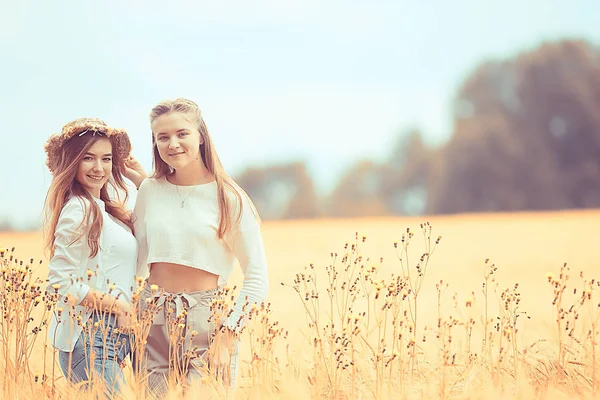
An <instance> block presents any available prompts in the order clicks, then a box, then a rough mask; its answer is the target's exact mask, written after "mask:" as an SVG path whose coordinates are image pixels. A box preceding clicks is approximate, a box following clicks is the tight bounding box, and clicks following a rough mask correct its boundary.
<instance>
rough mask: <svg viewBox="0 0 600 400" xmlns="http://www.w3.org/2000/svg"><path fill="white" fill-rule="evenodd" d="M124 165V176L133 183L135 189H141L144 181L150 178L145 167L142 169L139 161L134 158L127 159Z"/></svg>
mask: <svg viewBox="0 0 600 400" xmlns="http://www.w3.org/2000/svg"><path fill="white" fill-rule="evenodd" d="M124 165H125V170H124V171H123V175H124V176H125V178H127V179H129V180H130V181H131V182H133V184H134V185H135V187H136V188H138V189H139V187H140V185H141V184H142V182H143V181H144V179H146V178H147V177H148V174H146V171H145V170H144V167H142V164H140V162H139V161H138V160H136V159H135V158H133V156H130V157H129V158H127V159H126V160H125V163H124Z"/></svg>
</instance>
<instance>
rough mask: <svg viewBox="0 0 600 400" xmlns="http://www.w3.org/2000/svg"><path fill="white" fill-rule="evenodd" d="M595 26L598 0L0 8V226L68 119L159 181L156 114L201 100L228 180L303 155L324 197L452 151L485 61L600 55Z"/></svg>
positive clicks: (39, 197)
mask: <svg viewBox="0 0 600 400" xmlns="http://www.w3.org/2000/svg"><path fill="white" fill-rule="evenodd" d="M542 7H544V8H542ZM599 16H600V3H599V2H597V1H592V0H579V1H577V0H576V1H556V0H555V1H552V0H546V1H542V0H527V1H525V0H523V1H522V2H521V1H517V0H505V1H476V0H454V1H439V0H438V1H425V0H423V1H419V2H417V1H402V0H396V1H377V0H370V1H360V2H359V1H327V0H305V1H303V0H281V1H274V0H272V1H267V0H263V1H250V0H246V1H221V2H215V1H211V2H208V1H189V2H176V1H173V2H171V3H170V4H169V5H167V2H165V1H160V2H157V1H121V2H117V1H104V2H88V1H57V2H41V1H40V2H33V1H29V0H22V1H19V2H9V1H8V0H3V1H2V12H0V45H1V49H2V78H1V80H0V98H1V99H2V107H1V108H0V116H1V117H2V119H1V120H2V143H3V145H2V153H1V156H0V167H1V171H2V172H3V173H2V184H1V186H0V187H1V188H2V189H1V193H2V195H1V198H0V221H1V220H2V219H3V218H9V219H10V220H11V221H13V222H14V223H26V222H30V221H35V220H36V218H38V217H39V215H40V211H41V207H42V204H43V198H44V195H45V191H46V189H47V187H48V185H49V182H50V175H49V173H48V172H47V170H46V168H45V165H44V153H43V149H42V148H43V144H44V141H45V140H46V138H47V137H48V135H49V134H50V133H52V132H57V131H59V130H60V128H61V127H62V125H63V124H64V123H65V122H67V121H69V120H71V119H73V118H76V117H80V116H95V117H100V118H102V119H104V120H105V121H106V122H107V123H109V124H110V125H113V126H118V127H123V128H126V129H127V130H128V131H129V133H130V135H131V139H132V142H133V144H134V147H135V149H134V155H135V156H136V157H137V158H139V159H140V160H141V161H142V163H143V164H144V165H145V166H146V167H147V168H148V169H149V168H150V160H151V155H150V136H149V135H150V130H149V124H148V119H147V115H148V112H149V110H150V108H151V107H152V106H153V105H154V104H155V103H157V102H158V101H160V100H162V99H164V98H174V97H178V96H184V97H189V98H191V99H193V100H195V101H196V102H197V103H199V104H200V106H201V108H202V110H203V113H204V117H205V120H206V122H207V124H208V127H209V129H210V131H211V133H212V135H213V138H214V140H215V141H216V144H217V149H218V151H219V154H220V156H221V159H222V161H223V162H224V164H225V167H226V169H227V170H228V171H229V172H230V173H232V174H235V173H236V172H238V171H241V170H242V169H243V168H244V167H245V166H247V165H265V164H270V163H274V162H277V161H285V160H297V159H304V160H306V161H307V162H308V163H309V166H310V168H311V172H312V173H313V176H314V178H315V180H316V182H317V184H318V187H319V188H320V190H321V191H323V192H326V191H328V190H329V188H330V187H331V185H332V182H333V181H334V180H335V178H337V177H338V176H339V174H340V173H341V172H342V171H343V169H344V168H345V167H347V166H348V165H349V164H351V163H352V162H353V161H354V160H356V159H357V158H373V159H381V158H383V157H386V156H387V151H388V149H389V147H390V145H391V143H392V141H393V139H394V136H395V135H396V134H397V133H398V132H399V131H401V130H404V129H408V128H410V127H412V126H417V127H420V128H421V129H422V130H423V131H424V132H425V134H426V135H427V137H428V140H430V141H432V142H439V141H442V140H445V139H446V138H447V137H448V135H449V134H450V131H451V116H450V104H451V99H452V97H453V95H454V93H455V91H456V88H457V86H458V85H459V84H460V83H461V81H462V80H463V79H464V78H465V77H466V76H467V75H468V74H469V73H470V72H471V71H472V70H473V69H474V68H475V67H476V66H477V65H478V64H479V63H481V62H483V61H485V60H489V59H494V58H505V57H509V56H511V55H514V54H516V53H517V52H520V51H523V50H527V49H531V48H533V47H535V46H537V45H538V44H539V43H540V42H542V41H544V40H554V39H559V38H564V37H577V38H585V39H588V40H590V41H592V42H593V43H596V44H600V24H598V18H599Z"/></svg>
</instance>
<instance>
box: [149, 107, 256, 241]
mask: <svg viewBox="0 0 600 400" xmlns="http://www.w3.org/2000/svg"><path fill="white" fill-rule="evenodd" d="M172 112H180V113H183V114H185V115H186V116H188V120H189V121H190V122H194V123H195V124H196V125H197V127H198V132H199V133H200V137H201V139H202V140H201V144H200V156H201V157H202V161H203V162H204V165H205V166H206V168H207V169H208V171H209V172H210V173H211V174H212V175H213V176H214V177H215V181H216V183H217V201H218V203H219V228H218V231H217V235H218V237H219V238H220V239H221V238H223V237H224V236H225V234H226V233H228V232H229V231H230V230H231V229H232V228H233V226H234V225H237V224H238V223H239V221H240V218H241V215H242V207H243V202H242V196H245V197H246V198H247V199H248V200H249V201H248V204H249V205H250V207H251V208H252V212H253V213H254V216H255V217H256V219H257V220H258V221H260V217H259V216H258V212H257V210H256V208H255V207H254V205H253V203H252V201H250V198H249V196H248V195H247V194H246V192H245V191H244V190H243V189H242V188H241V187H240V186H239V185H238V184H237V183H236V182H235V181H234V180H233V178H231V177H230V176H229V175H228V174H227V173H226V172H225V169H224V168H223V164H221V160H220V159H219V156H218V155H217V151H216V149H215V145H214V143H213V141H212V139H211V137H210V134H209V132H208V128H207V127H206V123H205V122H204V119H203V118H202V114H201V112H200V107H198V105H197V104H196V103H195V102H193V101H192V100H188V99H184V98H177V99H175V100H165V101H162V102H161V103H159V104H158V105H156V106H155V107H153V108H152V111H151V112H150V124H152V123H153V122H154V121H155V120H156V118H158V117H160V116H161V115H164V114H169V113H172ZM152 147H153V164H154V173H153V174H152V177H153V178H157V179H159V178H163V177H166V176H167V175H169V174H170V173H171V168H170V167H169V165H168V164H167V163H166V162H164V161H163V159H162V158H160V153H159V152H158V147H157V146H156V141H155V139H154V133H152ZM226 190H227V191H229V192H230V193H233V194H234V195H235V198H236V201H237V204H239V212H238V213H237V215H236V216H235V222H233V224H232V218H231V217H232V211H231V207H232V205H231V204H230V202H229V201H228V198H227V196H226V192H225V191H226Z"/></svg>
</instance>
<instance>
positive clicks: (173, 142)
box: [169, 135, 179, 149]
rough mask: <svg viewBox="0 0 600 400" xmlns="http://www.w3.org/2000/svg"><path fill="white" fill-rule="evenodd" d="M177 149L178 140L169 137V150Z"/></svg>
mask: <svg viewBox="0 0 600 400" xmlns="http://www.w3.org/2000/svg"><path fill="white" fill-rule="evenodd" d="M178 147H179V139H177V136H176V135H173V136H171V139H169V149H176V148H178Z"/></svg>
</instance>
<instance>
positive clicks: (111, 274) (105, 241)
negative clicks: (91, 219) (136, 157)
mask: <svg viewBox="0 0 600 400" xmlns="http://www.w3.org/2000/svg"><path fill="white" fill-rule="evenodd" d="M94 200H95V202H96V203H97V204H98V206H99V207H100V212H101V214H102V230H101V232H100V241H99V249H98V254H96V256H95V257H92V258H90V255H91V250H90V247H89V245H88V237H87V231H88V229H89V227H88V226H86V224H85V223H84V224H82V221H83V219H84V215H85V210H86V209H88V208H89V207H90V203H89V201H88V200H87V199H85V198H82V197H76V196H74V197H71V198H70V199H69V200H68V201H67V203H66V204H65V205H64V207H63V209H62V210H61V212H60V216H59V218H58V224H57V226H56V231H55V233H54V238H55V241H54V246H55V250H54V255H53V256H52V258H51V259H50V262H49V263H48V270H49V272H48V285H47V288H46V290H47V291H48V292H49V293H54V292H55V291H56V289H55V288H54V287H53V286H54V285H56V284H58V285H59V286H60V287H59V289H58V294H59V295H60V296H59V301H58V303H57V305H56V308H55V310H54V312H53V315H52V320H51V322H50V329H49V331H48V336H49V339H50V343H51V344H52V346H53V347H55V348H56V349H58V350H62V351H67V352H70V351H72V350H73V348H74V347H75V343H76V342H77V339H78V338H79V335H80V334H81V332H82V330H83V326H82V325H83V324H85V323H86V321H87V319H88V318H89V316H90V314H91V310H89V309H88V308H87V307H85V306H84V305H82V304H81V302H82V301H83V299H84V298H85V296H86V295H87V294H88V292H89V291H90V288H94V289H95V290H97V291H99V292H103V293H106V294H108V295H110V296H113V297H117V296H119V297H123V298H125V299H126V300H127V301H129V302H130V301H131V296H132V294H133V290H134V288H135V269H136V261H137V250H138V245H137V241H136V239H135V237H134V236H133V234H132V232H131V230H130V229H129V228H128V227H127V226H126V225H124V224H123V223H122V222H121V221H119V220H118V219H116V218H114V217H113V216H112V215H110V214H108V213H107V212H106V208H105V205H104V202H103V201H102V200H100V199H96V198H94ZM81 232H83V233H84V234H83V235H81ZM88 270H89V271H91V274H90V275H91V276H89V277H88ZM68 297H69V298H70V300H69V299H68ZM58 309H60V310H61V315H60V316H59V315H58V314H59V312H58ZM78 316H81V323H78V322H77V320H76V319H77V317H78Z"/></svg>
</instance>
